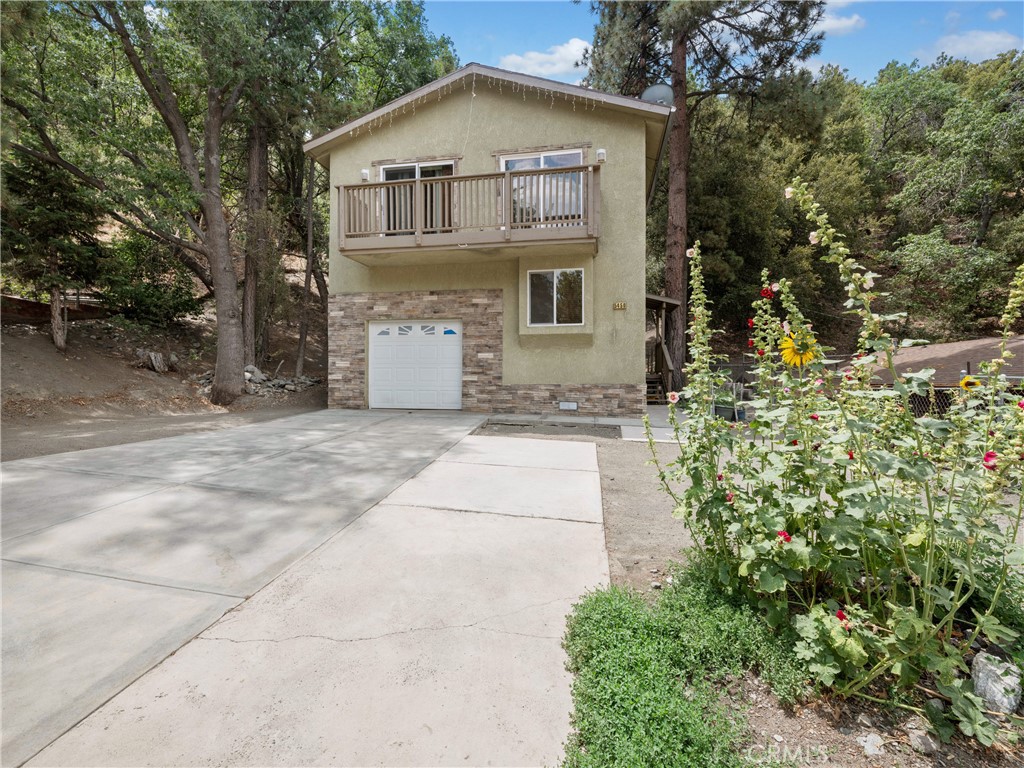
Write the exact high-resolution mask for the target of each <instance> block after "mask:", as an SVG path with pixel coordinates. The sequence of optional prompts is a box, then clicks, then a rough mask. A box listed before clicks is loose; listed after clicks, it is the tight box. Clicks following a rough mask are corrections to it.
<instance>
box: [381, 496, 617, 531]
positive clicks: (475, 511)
mask: <svg viewBox="0 0 1024 768" xmlns="http://www.w3.org/2000/svg"><path fill="white" fill-rule="evenodd" d="M377 506H379V507H412V508H413V509H433V510H434V511H436V512H461V513H463V514H467V515H494V516H496V517H512V518H516V519H519V520H553V521H555V522H559V523H580V524H582V525H601V526H603V525H604V520H603V519H602V520H579V519H578V518H575V517H553V516H551V515H520V514H516V513H515V512H493V511H491V510H488V509H459V508H458V507H438V506H434V505H428V504H411V503H409V502H405V501H401V502H397V501H388V500H387V499H386V498H385V499H384V500H383V501H382V502H380V503H379V504H378V505H377Z"/></svg>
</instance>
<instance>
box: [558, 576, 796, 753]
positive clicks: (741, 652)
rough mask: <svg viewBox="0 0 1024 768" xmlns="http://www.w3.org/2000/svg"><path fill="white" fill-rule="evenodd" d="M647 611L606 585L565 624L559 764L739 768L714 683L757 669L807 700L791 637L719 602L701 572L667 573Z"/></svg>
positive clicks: (778, 687) (789, 695)
mask: <svg viewBox="0 0 1024 768" xmlns="http://www.w3.org/2000/svg"><path fill="white" fill-rule="evenodd" d="M674 582H675V583H674V584H672V585H670V586H668V587H667V588H666V589H665V590H664V591H663V593H662V594H661V595H660V596H659V598H658V601H657V602H656V603H655V605H653V606H649V605H647V604H646V603H645V602H644V601H643V599H642V598H641V597H640V596H639V595H637V594H635V593H633V592H628V591H624V590H621V589H618V588H612V589H609V590H604V591H601V592H595V593H593V594H591V595H588V596H587V597H586V598H585V599H584V600H583V601H582V602H581V603H580V604H579V605H577V606H576V608H575V610H574V611H573V614H572V616H571V617H570V619H569V625H568V630H567V632H566V636H565V648H566V651H567V652H568V655H569V670H570V671H571V672H573V673H574V675H575V680H574V682H573V700H574V704H575V709H574V713H573V726H574V733H573V735H572V736H571V737H570V741H569V743H568V744H567V745H566V759H565V762H564V765H565V766H567V767H568V766H573V768H577V767H582V766H607V765H635V766H651V767H652V768H653V767H654V766H658V767H659V768H660V767H661V766H694V767H696V766H738V765H743V764H744V763H743V761H742V759H741V758H740V756H739V755H738V754H737V749H738V747H739V746H740V744H741V743H742V742H741V739H742V737H743V733H742V727H741V723H739V722H737V721H731V720H730V719H729V718H728V716H727V715H726V713H725V712H724V711H723V709H722V705H721V703H720V702H718V701H717V700H716V697H715V693H714V687H713V683H715V682H717V681H720V680H722V679H724V678H725V677H726V676H728V675H737V674H740V673H741V672H742V671H743V670H745V669H756V670H758V671H759V672H760V674H761V676H762V677H763V678H764V679H765V680H766V681H767V682H768V683H769V685H771V686H772V688H773V690H774V691H775V692H776V694H777V695H779V696H780V698H782V699H783V700H784V701H794V700H795V699H797V698H798V697H800V696H801V695H803V694H804V693H805V689H804V683H803V678H804V673H803V670H802V669H801V668H800V665H799V664H797V663H795V661H794V658H793V655H792V645H791V643H792V639H791V638H783V637H780V636H778V635H776V634H773V633H771V632H770V631H768V629H767V628H766V627H765V626H764V624H763V623H762V622H761V621H760V620H759V617H758V616H757V615H756V613H754V612H753V611H751V610H750V608H748V607H746V606H744V605H741V604H739V603H737V602H736V601H735V600H733V599H731V598H729V597H728V596H727V595H725V594H724V593H723V592H722V590H721V588H720V587H718V586H717V585H716V584H715V579H714V575H713V574H712V573H710V572H709V570H708V568H707V566H704V565H701V564H695V565H692V566H689V567H687V568H685V569H680V570H678V571H677V572H676V573H675V574H674Z"/></svg>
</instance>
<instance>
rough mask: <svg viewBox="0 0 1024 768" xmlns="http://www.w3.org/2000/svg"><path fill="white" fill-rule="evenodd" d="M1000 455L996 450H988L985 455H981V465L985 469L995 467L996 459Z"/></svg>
mask: <svg viewBox="0 0 1024 768" xmlns="http://www.w3.org/2000/svg"><path fill="white" fill-rule="evenodd" d="M998 456H999V454H997V453H996V452H995V451H988V452H987V453H986V454H985V455H984V456H982V457H981V466H983V467H984V468H985V469H995V468H996V459H997V458H998Z"/></svg>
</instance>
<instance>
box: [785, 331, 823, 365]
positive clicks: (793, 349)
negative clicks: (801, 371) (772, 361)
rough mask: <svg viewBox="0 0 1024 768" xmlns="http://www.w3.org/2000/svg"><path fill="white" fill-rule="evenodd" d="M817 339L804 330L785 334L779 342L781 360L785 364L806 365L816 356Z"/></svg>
mask: <svg viewBox="0 0 1024 768" xmlns="http://www.w3.org/2000/svg"><path fill="white" fill-rule="evenodd" d="M817 345H818V340H817V339H815V338H814V336H813V335H811V334H810V333H809V332H807V331H805V330H798V331H795V332H794V333H790V334H787V335H786V336H785V337H784V338H783V339H782V342H781V343H780V344H779V352H780V353H781V355H782V362H784V363H785V364H786V365H793V366H802V365H807V364H808V363H809V362H811V361H813V360H814V359H815V358H816V357H817V356H818V346H817Z"/></svg>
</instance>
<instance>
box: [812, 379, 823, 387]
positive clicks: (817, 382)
mask: <svg viewBox="0 0 1024 768" xmlns="http://www.w3.org/2000/svg"><path fill="white" fill-rule="evenodd" d="M824 383H825V380H824V379H815V380H814V386H816V387H820V386H821V385H822V384H824Z"/></svg>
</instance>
